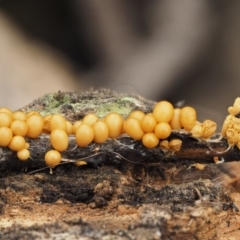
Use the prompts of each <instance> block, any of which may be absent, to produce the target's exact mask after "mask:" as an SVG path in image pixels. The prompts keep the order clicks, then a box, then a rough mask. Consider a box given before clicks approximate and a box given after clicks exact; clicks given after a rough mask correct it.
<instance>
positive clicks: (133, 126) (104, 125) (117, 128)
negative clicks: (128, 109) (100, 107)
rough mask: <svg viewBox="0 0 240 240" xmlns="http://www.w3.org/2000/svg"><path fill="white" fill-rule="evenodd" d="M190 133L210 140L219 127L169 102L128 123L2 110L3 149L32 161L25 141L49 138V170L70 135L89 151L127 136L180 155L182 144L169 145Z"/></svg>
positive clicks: (135, 114) (110, 118) (134, 115)
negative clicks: (179, 133) (175, 135)
mask: <svg viewBox="0 0 240 240" xmlns="http://www.w3.org/2000/svg"><path fill="white" fill-rule="evenodd" d="M174 130H175V131H180V130H181V131H187V132H190V133H191V134H192V136H193V137H195V138H200V139H208V138H209V137H211V136H212V135H213V134H214V132H215V130H216V123H215V122H213V121H211V120H205V121H204V122H203V123H200V122H198V121H197V114H196V111H195V109H194V108H192V107H189V106H187V107H183V108H181V109H180V108H175V109H174V108H173V105H172V104H171V103H169V102H167V101H161V102H159V103H157V104H156V105H155V107H154V110H153V112H152V113H147V114H145V113H143V112H142V111H133V112H132V113H131V114H130V115H129V116H128V117H127V119H126V120H124V118H123V117H122V116H121V115H120V114H118V113H110V114H108V115H107V116H106V117H105V118H104V119H99V118H98V117H97V116H96V115H95V114H88V115H86V116H85V117H84V118H83V119H82V120H80V121H76V122H74V123H73V124H72V123H71V122H69V121H67V120H66V119H65V118H64V117H63V116H61V115H60V114H53V115H47V116H45V117H43V116H41V114H40V113H39V112H35V111H33V112H29V113H24V112H21V111H17V112H11V111H10V110H9V109H8V108H1V109H0V146H2V147H9V148H10V149H11V150H13V151H16V152H17V156H18V158H19V159H20V160H23V161H24V160H27V159H28V158H29V157H30V152H29V150H28V148H29V144H28V143H27V142H26V140H25V137H28V138H37V137H39V136H40V135H41V134H49V135H50V142H51V145H52V147H53V149H54V150H50V151H48V152H47V153H46V154H45V162H46V164H47V165H48V166H49V167H51V168H52V167H54V166H56V165H58V164H59V163H60V162H61V160H62V157H61V152H63V151H65V150H66V149H67V148H68V142H69V138H68V137H69V135H73V136H75V139H76V144H77V145H78V146H79V147H86V146H88V145H89V144H90V143H91V142H95V143H99V144H101V143H104V142H105V141H106V140H107V139H108V138H113V139H114V138H118V137H120V136H121V135H122V134H127V135H128V136H130V137H131V138H133V139H135V140H141V141H142V143H143V145H144V146H146V147H147V148H155V147H157V146H160V147H161V148H162V149H164V150H166V151H172V152H176V151H179V150H180V148H181V145H182V141H181V140H179V139H172V140H171V141H168V140H167V138H168V137H169V136H170V134H171V132H172V131H174Z"/></svg>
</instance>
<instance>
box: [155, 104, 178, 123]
mask: <svg viewBox="0 0 240 240" xmlns="http://www.w3.org/2000/svg"><path fill="white" fill-rule="evenodd" d="M173 109H174V108H173V105H172V104H171V103H170V102H167V101H161V102H159V103H157V104H156V105H155V107H154V109H153V116H154V117H155V119H156V120H157V122H158V123H160V122H166V123H168V122H170V121H171V119H172V118H173V114H174V110H173Z"/></svg>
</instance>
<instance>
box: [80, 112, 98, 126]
mask: <svg viewBox="0 0 240 240" xmlns="http://www.w3.org/2000/svg"><path fill="white" fill-rule="evenodd" d="M97 121H98V116H97V115H96V114H94V113H90V114H87V115H86V116H85V117H84V118H83V120H82V122H83V123H84V124H88V125H89V126H93V124H94V123H96V122H97Z"/></svg>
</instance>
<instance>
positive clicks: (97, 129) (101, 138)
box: [93, 121, 109, 143]
mask: <svg viewBox="0 0 240 240" xmlns="http://www.w3.org/2000/svg"><path fill="white" fill-rule="evenodd" d="M93 132H94V139H93V140H94V142H96V143H104V142H106V140H107V139H108V136H109V130H108V126H107V124H106V123H105V122H103V121H98V122H96V123H95V124H94V125H93Z"/></svg>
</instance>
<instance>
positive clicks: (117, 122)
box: [104, 113, 124, 138]
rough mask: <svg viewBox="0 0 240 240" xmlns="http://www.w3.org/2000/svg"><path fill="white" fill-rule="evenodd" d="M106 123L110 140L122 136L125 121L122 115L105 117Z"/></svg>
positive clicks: (114, 114)
mask: <svg viewBox="0 0 240 240" xmlns="http://www.w3.org/2000/svg"><path fill="white" fill-rule="evenodd" d="M104 122H105V123H106V124H107V126H108V130H109V137H110V138H117V137H118V136H120V135H121V134H122V130H123V123H124V119H123V117H122V116H121V115H120V114H118V113H109V114H108V115H107V116H106V117H105V119H104Z"/></svg>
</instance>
